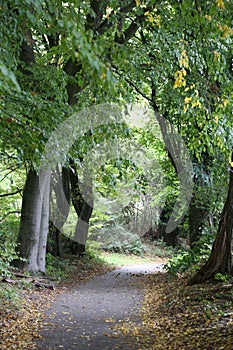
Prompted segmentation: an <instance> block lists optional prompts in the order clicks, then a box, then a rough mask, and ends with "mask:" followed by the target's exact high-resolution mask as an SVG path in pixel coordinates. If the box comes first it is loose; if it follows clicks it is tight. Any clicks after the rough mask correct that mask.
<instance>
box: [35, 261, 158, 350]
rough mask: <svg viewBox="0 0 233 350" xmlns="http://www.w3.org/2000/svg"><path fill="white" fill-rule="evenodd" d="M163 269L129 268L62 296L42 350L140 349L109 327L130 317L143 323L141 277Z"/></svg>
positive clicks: (50, 313)
mask: <svg viewBox="0 0 233 350" xmlns="http://www.w3.org/2000/svg"><path fill="white" fill-rule="evenodd" d="M161 270H162V265H161V264H140V265H132V266H125V267H122V268H120V269H116V270H114V271H111V272H109V273H107V274H105V275H102V276H97V277H95V278H93V279H92V280H90V281H88V282H87V283H85V284H81V285H79V286H77V287H76V288H74V289H73V291H69V292H66V293H64V294H62V295H60V296H58V298H57V300H56V301H55V302H53V303H52V305H51V307H50V308H49V310H48V319H47V320H45V323H44V326H43V331H42V337H43V338H42V339H41V340H39V341H38V342H37V344H38V349H41V350H42V349H43V350H45V349H51V350H52V349H53V350H55V349H66V350H72V349H77V350H88V349H91V350H108V349H109V350H112V349H127V350H129V349H139V348H138V346H137V343H136V341H135V343H134V344H132V343H131V344H130V345H129V343H128V342H127V337H123V336H122V337H114V336H111V334H112V333H113V331H111V329H110V328H109V327H110V326H111V325H113V324H117V323H118V322H120V321H122V320H124V319H129V318H130V320H132V321H135V322H140V318H139V316H138V312H137V311H138V309H139V306H140V303H141V302H142V298H143V286H142V283H140V277H141V276H143V275H145V274H147V273H152V272H158V271H161Z"/></svg>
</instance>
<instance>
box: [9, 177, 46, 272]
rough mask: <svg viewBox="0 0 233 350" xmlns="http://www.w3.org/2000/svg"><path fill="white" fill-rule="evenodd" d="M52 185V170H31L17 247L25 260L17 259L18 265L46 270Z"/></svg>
mask: <svg viewBox="0 0 233 350" xmlns="http://www.w3.org/2000/svg"><path fill="white" fill-rule="evenodd" d="M49 187H50V172H49V171H47V170H46V171H42V172H41V174H40V176H39V175H38V174H37V173H36V171H35V170H29V172H28V174H27V179H26V183H25V186H24V191H23V203H22V208H21V219H20V227H19V233H18V239H17V243H18V246H17V251H18V253H19V257H20V258H23V259H24V260H21V259H18V260H16V261H15V265H16V266H17V267H19V268H23V269H25V270H26V271H30V272H38V271H41V272H45V253H46V240H47V234H48V215H49V207H48V203H49V192H50V191H49Z"/></svg>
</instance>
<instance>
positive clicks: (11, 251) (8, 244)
mask: <svg viewBox="0 0 233 350" xmlns="http://www.w3.org/2000/svg"><path fill="white" fill-rule="evenodd" d="M16 246H17V244H16V242H15V240H14V234H13V233H12V232H11V230H10V228H9V227H8V226H7V225H6V224H1V225H0V251H1V256H0V275H2V276H9V275H10V272H9V269H10V267H11V263H12V261H13V260H15V259H17V258H18V256H17V254H16V251H15V248H16Z"/></svg>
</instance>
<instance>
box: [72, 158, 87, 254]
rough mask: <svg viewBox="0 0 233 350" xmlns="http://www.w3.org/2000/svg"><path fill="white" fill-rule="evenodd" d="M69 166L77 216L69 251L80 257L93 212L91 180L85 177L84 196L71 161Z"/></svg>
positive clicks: (83, 249) (83, 250)
mask: <svg viewBox="0 0 233 350" xmlns="http://www.w3.org/2000/svg"><path fill="white" fill-rule="evenodd" d="M70 166H71V169H70V182H71V190H72V203H73V206H74V208H75V211H76V213H77V215H78V221H77V225H76V228H75V234H74V237H73V238H72V239H73V241H74V243H73V244H72V249H71V250H72V252H73V253H74V254H78V255H82V254H83V253H84V252H85V245H86V241H87V235H88V230H89V220H90V218H91V215H92V211H93V193H92V181H91V179H88V178H89V176H88V175H87V176H86V178H85V194H84V193H82V191H81V190H80V183H79V177H78V173H77V169H76V166H75V164H74V162H73V161H72V160H70ZM83 195H85V196H83ZM84 197H85V198H84Z"/></svg>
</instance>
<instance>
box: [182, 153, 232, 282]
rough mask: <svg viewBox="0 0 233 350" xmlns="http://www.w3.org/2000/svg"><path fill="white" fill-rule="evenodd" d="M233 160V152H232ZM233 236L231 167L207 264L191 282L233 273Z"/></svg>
mask: <svg viewBox="0 0 233 350" xmlns="http://www.w3.org/2000/svg"><path fill="white" fill-rule="evenodd" d="M232 161H233V153H232ZM232 238H233V168H232V167H231V169H230V181H229V188H228V195H227V199H226V202H225V205H224V208H223V211H222V215H221V219H220V222H219V226H218V231H217V235H216V238H215V241H214V243H213V247H212V251H211V254H210V257H209V259H208V260H207V262H206V264H205V265H204V266H203V267H202V268H201V269H200V270H199V271H198V272H197V273H196V274H195V275H194V276H193V277H192V278H191V279H190V280H189V284H195V283H200V282H205V281H207V280H209V279H211V278H213V277H214V276H215V274H216V273H221V274H229V275H233V265H232Z"/></svg>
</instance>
